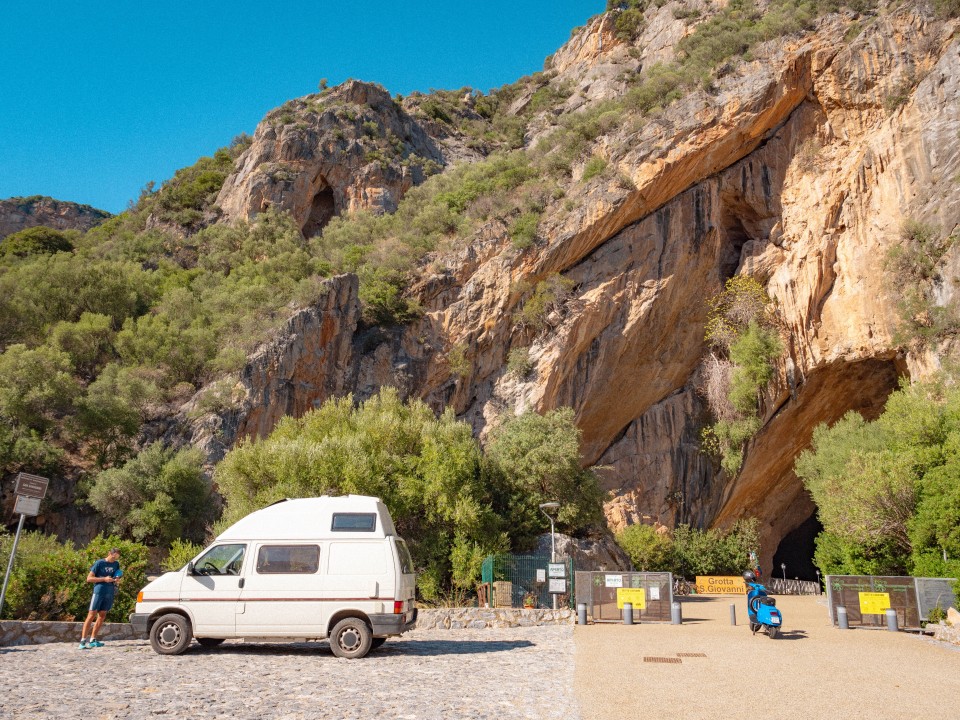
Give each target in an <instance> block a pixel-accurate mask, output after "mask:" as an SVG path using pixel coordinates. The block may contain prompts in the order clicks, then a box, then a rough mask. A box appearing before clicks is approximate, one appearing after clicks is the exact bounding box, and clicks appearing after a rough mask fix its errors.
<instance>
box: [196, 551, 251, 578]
mask: <svg viewBox="0 0 960 720" xmlns="http://www.w3.org/2000/svg"><path fill="white" fill-rule="evenodd" d="M246 549H247V546H246V545H214V546H213V547H212V548H210V549H209V550H207V552H205V553H204V554H203V555H201V556H200V557H199V558H197V561H196V562H195V563H194V565H193V572H194V574H195V575H239V574H240V567H241V566H242V565H243V553H244V551H245V550H246Z"/></svg>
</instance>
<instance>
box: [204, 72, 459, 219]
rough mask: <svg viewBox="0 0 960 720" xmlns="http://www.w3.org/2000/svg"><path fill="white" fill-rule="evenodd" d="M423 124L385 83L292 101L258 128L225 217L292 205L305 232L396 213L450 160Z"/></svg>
mask: <svg viewBox="0 0 960 720" xmlns="http://www.w3.org/2000/svg"><path fill="white" fill-rule="evenodd" d="M425 127H427V126H426V124H421V122H419V121H418V120H417V119H416V118H414V117H413V116H412V115H410V114H409V113H408V112H407V111H406V110H404V109H403V108H402V107H401V106H400V105H399V104H398V103H396V102H394V100H393V99H392V98H391V97H390V94H389V93H388V92H387V91H385V90H384V89H383V88H381V87H379V86H376V85H372V84H369V83H362V82H358V81H354V80H351V81H348V82H346V83H345V84H343V85H341V86H339V87H337V88H335V89H332V90H329V91H325V92H323V93H321V94H320V95H319V96H317V95H312V96H308V97H306V98H300V99H299V100H294V101H291V102H289V103H287V104H286V105H284V106H283V107H281V108H279V109H278V110H274V111H273V112H272V113H270V114H269V115H268V116H267V117H266V119H265V120H264V121H263V122H262V123H260V125H259V126H258V127H257V130H256V132H255V133H254V136H253V144H252V145H251V146H250V148H249V149H247V150H246V151H245V152H244V153H243V154H242V155H241V156H240V157H239V158H238V160H237V168H238V169H237V172H236V173H234V174H233V175H231V176H230V177H229V178H228V179H227V181H226V182H225V183H224V185H223V188H222V189H221V191H220V195H219V197H218V198H217V205H218V206H219V207H220V208H221V210H222V211H223V215H224V218H225V219H226V220H227V221H236V220H240V219H244V220H249V219H251V218H253V217H255V216H256V215H257V214H258V213H260V212H263V211H264V210H266V209H267V208H268V207H271V206H272V207H275V208H277V209H280V210H286V211H288V212H289V213H290V214H291V215H292V216H293V218H294V220H296V222H297V224H298V225H299V226H300V229H301V230H302V231H303V234H304V236H306V237H311V236H313V235H316V234H318V233H319V232H320V231H321V230H322V229H323V227H324V226H325V225H326V224H327V223H328V222H329V221H330V220H331V219H332V218H333V217H335V216H337V215H340V214H342V213H352V212H356V211H358V210H371V211H374V212H392V211H393V210H396V208H397V203H398V202H399V201H400V198H401V197H402V196H403V194H404V193H405V192H406V191H407V190H409V189H410V188H411V187H413V186H414V185H416V184H419V183H421V182H423V180H424V178H425V176H426V174H425V173H426V171H429V170H430V169H431V168H437V169H439V167H440V166H442V165H445V164H446V163H447V158H448V155H449V154H450V152H451V151H450V149H449V148H448V147H446V146H445V145H444V143H443V140H442V138H440V137H434V136H431V135H430V134H429V132H428V130H427V129H425ZM471 155H472V156H473V157H476V154H475V153H472V154H471Z"/></svg>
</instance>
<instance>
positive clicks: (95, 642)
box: [87, 640, 103, 648]
mask: <svg viewBox="0 0 960 720" xmlns="http://www.w3.org/2000/svg"><path fill="white" fill-rule="evenodd" d="M87 647H92V648H95V647H103V643H102V642H100V641H99V640H91V641H90V642H89V643H88V645H87Z"/></svg>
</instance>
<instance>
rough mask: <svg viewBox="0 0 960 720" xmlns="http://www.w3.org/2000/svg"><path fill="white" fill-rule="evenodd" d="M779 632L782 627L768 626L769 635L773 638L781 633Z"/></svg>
mask: <svg viewBox="0 0 960 720" xmlns="http://www.w3.org/2000/svg"><path fill="white" fill-rule="evenodd" d="M779 634H780V628H778V627H768V628H767V635H769V636H770V637H771V638H775V637H776V636H777V635H779Z"/></svg>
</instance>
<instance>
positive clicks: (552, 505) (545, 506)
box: [540, 501, 560, 510]
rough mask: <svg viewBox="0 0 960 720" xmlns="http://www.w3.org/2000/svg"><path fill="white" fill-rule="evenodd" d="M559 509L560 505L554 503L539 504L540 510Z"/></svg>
mask: <svg viewBox="0 0 960 720" xmlns="http://www.w3.org/2000/svg"><path fill="white" fill-rule="evenodd" d="M559 507H560V503H558V502H556V501H551V502H545V503H540V509H541V510H556V509H557V508H559Z"/></svg>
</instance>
